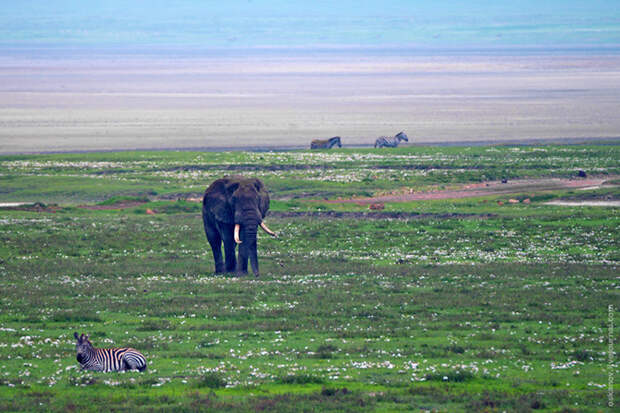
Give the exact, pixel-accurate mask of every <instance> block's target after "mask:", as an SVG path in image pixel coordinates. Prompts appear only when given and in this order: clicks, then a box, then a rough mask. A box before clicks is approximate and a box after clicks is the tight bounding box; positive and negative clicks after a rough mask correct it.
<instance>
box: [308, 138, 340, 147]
mask: <svg viewBox="0 0 620 413" xmlns="http://www.w3.org/2000/svg"><path fill="white" fill-rule="evenodd" d="M334 145H338V147H339V148H342V143H340V136H334V137H333V138H330V139H323V140H321V139H315V140H313V141H312V142H311V143H310V149H331V148H332V147H333V146H334Z"/></svg>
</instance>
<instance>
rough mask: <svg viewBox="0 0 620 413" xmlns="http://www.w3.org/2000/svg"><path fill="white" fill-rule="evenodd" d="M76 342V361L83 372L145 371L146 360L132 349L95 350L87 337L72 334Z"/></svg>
mask: <svg viewBox="0 0 620 413" xmlns="http://www.w3.org/2000/svg"><path fill="white" fill-rule="evenodd" d="M73 336H74V337H75V339H76V340H77V344H76V346H75V349H76V350H77V361H78V363H80V366H81V367H82V369H83V370H93V371H104V372H109V371H127V370H139V371H144V370H146V358H145V357H144V356H143V355H142V353H140V352H139V351H138V350H134V349H133V348H129V347H124V348H95V347H93V345H92V344H91V342H90V341H89V340H88V337H89V336H88V335H86V336H85V335H84V334H82V335H81V336H78V333H74V334H73Z"/></svg>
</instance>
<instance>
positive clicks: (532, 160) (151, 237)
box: [0, 142, 620, 412]
mask: <svg viewBox="0 0 620 413" xmlns="http://www.w3.org/2000/svg"><path fill="white" fill-rule="evenodd" d="M579 171H583V172H582V174H583V173H585V175H586V178H583V177H581V178H580V177H579ZM231 174H243V175H245V176H251V177H257V178H260V179H261V180H262V181H263V182H264V183H265V185H266V186H267V188H268V189H269V191H270V196H271V209H270V213H269V215H268V216H267V218H266V220H265V221H266V222H267V223H268V225H269V227H270V228H271V229H272V230H274V231H276V232H277V233H278V236H279V237H278V238H277V239H274V238H271V237H268V236H267V235H266V234H263V233H261V234H260V235H259V241H258V245H259V246H258V248H259V261H260V265H261V276H260V277H259V278H255V277H254V276H253V275H249V276H245V277H235V276H233V275H217V276H216V275H213V258H212V254H211V250H210V248H209V245H208V243H207V241H206V239H205V234H204V230H203V226H202V219H201V214H200V211H201V204H200V202H198V201H197V200H198V199H199V198H201V196H202V193H203V192H204V190H205V188H206V187H207V186H208V185H209V184H210V183H211V182H212V181H213V180H215V179H217V178H220V177H222V176H224V175H231ZM592 178H595V179H598V180H599V181H600V184H597V185H593V186H585V187H584V186H583V185H582V187H579V188H577V187H575V188H573V187H559V186H553V185H552V186H549V185H548V184H549V182H555V180H558V179H562V180H563V182H569V183H571V184H572V183H579V181H580V180H585V179H592ZM502 179H503V180H506V181H507V183H506V184H505V185H511V183H512V182H515V181H524V180H527V181H528V182H529V183H528V185H520V186H516V187H515V189H514V191H503V192H502V193H499V192H496V191H495V192H494V191H493V190H491V189H488V193H484V194H479V193H478V194H476V196H473V197H460V198H449V197H448V198H441V199H440V198H433V199H426V200H413V199H410V200H408V199H400V200H399V202H396V201H394V202H390V201H385V202H382V203H380V204H381V205H375V209H373V210H371V209H369V204H370V203H371V201H369V200H367V199H366V198H368V197H373V196H376V197H378V196H385V195H393V196H395V197H398V196H403V197H405V198H406V196H408V195H410V194H415V193H435V192H436V193H440V192H443V191H460V190H463V189H467V188H469V187H470V186H472V185H473V186H475V187H476V188H479V189H480V190H482V191H484V190H485V188H496V187H501V184H498V185H495V186H491V187H486V186H485V183H486V182H501V180H502ZM524 182H525V181H524ZM619 184H620V144H619V143H618V142H611V143H609V142H608V143H606V144H600V145H596V144H592V145H567V146H560V145H541V146H474V147H402V148H398V149H384V150H378V149H376V150H375V149H344V148H343V149H332V150H330V151H324V150H320V151H312V152H310V151H286V152H190V151H181V152H174V151H166V152H106V153H81V154H50V155H14V156H0V203H2V204H3V205H4V206H3V207H2V208H0V277H1V278H0V279H1V283H0V289H1V294H0V302H1V307H0V308H1V309H2V311H1V313H0V366H1V369H0V411H63V412H64V411H102V410H105V411H175V412H176V411H223V410H226V411H229V412H242V411H269V412H299V411H307V412H311V411H334V412H342V411H381V412H384V411H385V412H388V411H405V410H411V411H441V412H455V411H457V412H458V411H489V412H495V411H498V412H501V411H520V412H528V411H549V412H581V411H585V412H606V411H613V409H614V408H612V407H610V405H609V404H610V402H614V403H615V405H617V404H618V403H619V402H620V392H619V391H618V389H620V385H618V384H617V381H618V362H617V357H616V355H615V354H613V353H612V354H610V349H613V348H614V346H615V351H617V342H618V341H619V340H620V334H619V332H620V328H619V327H618V326H617V325H618V324H620V317H619V312H618V308H620V290H619V287H618V276H619V274H620V272H619V271H618V268H619V265H620V248H619V245H620V225H619V224H620V209H619V208H618V207H617V206H615V207H614V206H587V205H577V206H561V205H550V204H548V202H550V201H559V200H562V201H571V202H575V203H580V202H598V201H605V202H607V203H613V202H614V201H620V187H619ZM353 198H355V199H358V200H359V202H347V203H345V202H333V201H342V200H350V199H353ZM367 201H368V202H367ZM17 203H19V205H17ZM147 211H148V213H147ZM76 331H77V332H79V333H88V334H90V338H91V341H92V342H93V344H94V345H95V346H96V347H115V346H116V347H121V346H122V347H125V346H131V347H134V348H136V349H138V350H140V351H141V352H142V353H143V354H144V355H145V356H146V358H147V360H148V369H147V370H146V372H143V373H139V372H127V373H96V372H90V371H81V370H80V369H79V364H78V362H77V360H76V353H75V339H74V338H73V333H74V332H76ZM614 380H615V382H614ZM610 383H613V389H610Z"/></svg>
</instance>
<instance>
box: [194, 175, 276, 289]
mask: <svg viewBox="0 0 620 413" xmlns="http://www.w3.org/2000/svg"><path fill="white" fill-rule="evenodd" d="M268 210H269V194H268V193H267V189H266V188H265V185H264V184H263V183H262V182H261V181H260V180H259V179H256V178H246V177H243V176H225V177H224V178H221V179H217V180H216V181H214V182H213V183H212V184H211V185H209V187H208V188H207V190H206V191H205V194H204V198H203V200H202V221H203V224H204V228H205V233H206V235H207V240H208V241H209V245H210V246H211V250H212V251H213V259H214V260H215V273H216V274H218V273H223V272H233V271H236V272H237V274H238V275H244V274H247V273H248V258H249V260H250V265H251V266H252V272H253V273H254V275H255V276H256V277H258V276H259V270H258V254H257V251H256V247H257V245H256V236H257V232H258V227H259V226H260V227H261V228H262V229H263V230H264V231H265V232H266V233H268V234H269V235H271V236H273V237H277V235H276V233H275V232H273V231H272V230H270V229H269V228H268V227H267V225H266V224H265V223H264V222H263V219H264V218H265V215H267V211H268ZM222 242H223V243H224V253H225V256H226V262H225V263H224V261H223V260H222ZM237 245H239V259H238V260H236V259H235V249H236V246H237Z"/></svg>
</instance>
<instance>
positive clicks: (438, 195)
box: [320, 176, 615, 204]
mask: <svg viewBox="0 0 620 413" xmlns="http://www.w3.org/2000/svg"><path fill="white" fill-rule="evenodd" d="M614 178H615V177H609V176H607V177H604V178H575V179H562V178H545V179H517V180H514V181H508V182H507V183H501V182H499V181H493V182H486V183H478V184H468V185H463V186H462V187H461V188H460V189H454V190H438V191H425V192H414V191H412V192H406V193H395V194H389V195H380V196H375V197H367V198H352V199H335V200H328V201H320V202H326V203H330V204H340V203H353V204H374V203H380V202H408V201H425V200H435V199H455V198H456V199H458V198H470V197H478V196H489V195H508V194H518V193H528V192H532V193H534V192H541V191H552V190H559V189H584V188H590V187H598V186H600V185H602V184H603V183H604V182H605V181H608V180H610V179H614Z"/></svg>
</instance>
